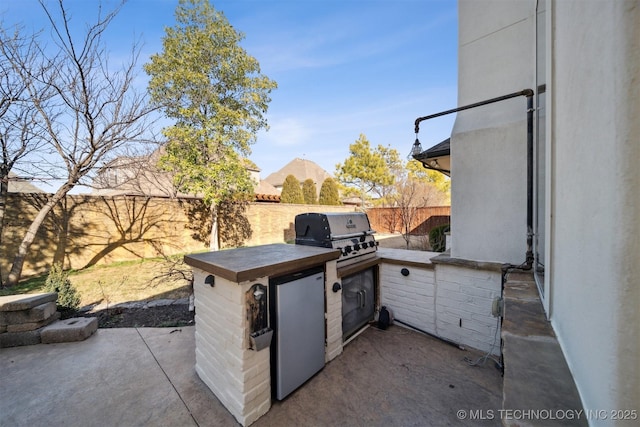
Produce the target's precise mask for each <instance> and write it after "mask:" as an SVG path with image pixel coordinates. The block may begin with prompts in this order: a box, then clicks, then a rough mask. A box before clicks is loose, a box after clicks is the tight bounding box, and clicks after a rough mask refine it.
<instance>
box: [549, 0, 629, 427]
mask: <svg viewBox="0 0 640 427" xmlns="http://www.w3.org/2000/svg"><path fill="white" fill-rule="evenodd" d="M551 16H552V19H553V21H554V22H553V24H554V25H553V38H552V40H554V42H553V57H552V58H553V67H552V73H553V75H552V76H553V79H552V81H551V83H552V86H551V91H550V94H551V102H552V104H551V105H550V107H551V111H552V115H553V116H552V117H553V119H552V124H551V131H552V135H553V139H552V143H553V152H552V165H553V166H552V167H553V170H552V181H551V182H550V183H551V185H550V189H551V190H552V192H551V203H552V211H551V212H552V221H553V222H552V227H551V229H552V237H551V241H550V245H549V246H548V248H549V250H550V252H551V256H550V266H549V268H548V270H549V272H548V274H547V275H548V277H547V279H548V280H549V286H550V314H551V321H552V325H553V327H554V329H555V331H556V333H557V334H558V338H559V341H560V344H561V346H562V349H563V351H564V353H565V356H566V359H567V362H568V364H569V367H570V368H571V371H572V373H573V375H574V378H575V381H576V385H577V387H578V390H579V392H580V395H581V397H582V400H583V403H584V406H585V409H588V410H612V409H636V410H640V362H639V361H640V332H639V331H640V310H639V308H640V286H639V284H640V167H639V166H638V164H637V163H638V161H640V2H638V1H626V2H624V1H616V2H582V1H557V2H554V3H553V5H552V14H551ZM635 422H637V421H635ZM591 424H592V425H601V424H602V425H605V424H606V425H608V424H616V423H615V422H613V421H612V420H611V419H608V420H606V421H602V420H601V421H592V423H591ZM618 424H621V423H618ZM618 424H616V425H618ZM622 424H623V423H622ZM629 425H631V424H629ZM636 425H637V424H636Z"/></svg>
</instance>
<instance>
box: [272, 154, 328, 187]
mask: <svg viewBox="0 0 640 427" xmlns="http://www.w3.org/2000/svg"><path fill="white" fill-rule="evenodd" d="M288 175H293V176H295V177H296V179H297V180H298V181H300V182H304V181H306V180H307V179H309V178H311V179H312V180H313V182H314V183H315V184H316V187H317V188H318V190H319V188H320V186H322V183H323V182H324V180H325V179H327V178H331V175H330V174H329V173H328V172H327V171H326V170H324V169H322V168H321V167H320V166H319V165H318V164H317V163H315V162H312V161H311V160H307V159H299V158H295V159H293V160H292V161H290V162H289V163H287V164H286V165H285V166H284V167H283V168H282V169H280V170H279V171H277V172H274V173H272V174H271V175H269V176H268V177H266V178H265V179H264V180H265V181H267V182H268V183H269V184H271V185H273V186H274V187H282V184H283V183H284V180H285V179H286V178H287V176H288Z"/></svg>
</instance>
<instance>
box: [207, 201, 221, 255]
mask: <svg viewBox="0 0 640 427" xmlns="http://www.w3.org/2000/svg"><path fill="white" fill-rule="evenodd" d="M218 228H219V227H218V207H217V206H216V204H215V203H212V204H211V237H210V238H209V249H211V250H212V251H217V250H220V240H219V239H220V236H219V234H218Z"/></svg>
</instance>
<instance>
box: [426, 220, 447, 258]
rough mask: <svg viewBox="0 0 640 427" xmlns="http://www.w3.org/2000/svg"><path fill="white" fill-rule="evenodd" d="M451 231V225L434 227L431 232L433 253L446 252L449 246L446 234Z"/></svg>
mask: <svg viewBox="0 0 640 427" xmlns="http://www.w3.org/2000/svg"><path fill="white" fill-rule="evenodd" d="M448 231H449V224H445V225H440V226H438V227H434V228H432V229H431V231H430V232H429V245H431V250H432V251H433V252H444V250H445V249H446V244H447V237H446V236H445V234H444V233H446V232H448Z"/></svg>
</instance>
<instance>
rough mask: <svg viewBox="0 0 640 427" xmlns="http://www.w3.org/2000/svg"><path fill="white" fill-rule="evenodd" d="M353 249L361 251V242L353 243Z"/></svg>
mask: <svg viewBox="0 0 640 427" xmlns="http://www.w3.org/2000/svg"><path fill="white" fill-rule="evenodd" d="M353 250H354V251H359V250H360V243H356V244H355V245H353Z"/></svg>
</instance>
